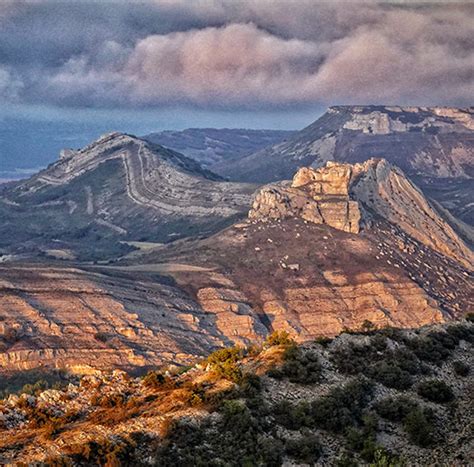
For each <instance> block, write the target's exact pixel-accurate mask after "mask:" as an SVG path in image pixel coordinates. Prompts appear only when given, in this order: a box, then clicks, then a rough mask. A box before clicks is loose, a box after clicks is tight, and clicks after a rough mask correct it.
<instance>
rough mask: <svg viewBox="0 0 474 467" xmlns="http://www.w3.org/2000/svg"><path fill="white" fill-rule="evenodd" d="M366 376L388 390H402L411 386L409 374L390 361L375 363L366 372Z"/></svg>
mask: <svg viewBox="0 0 474 467" xmlns="http://www.w3.org/2000/svg"><path fill="white" fill-rule="evenodd" d="M367 375H368V376H370V377H372V378H374V379H375V380H376V381H378V382H379V383H381V384H383V385H384V386H387V387H389V388H394V389H401V390H403V389H408V388H410V387H411V386H412V385H413V381H412V378H411V376H410V373H408V372H407V371H405V370H402V369H401V368H400V367H399V366H398V365H397V364H396V363H395V362H391V361H388V362H387V361H381V362H377V363H376V364H375V365H374V366H373V367H371V368H370V369H369V370H368V371H367Z"/></svg>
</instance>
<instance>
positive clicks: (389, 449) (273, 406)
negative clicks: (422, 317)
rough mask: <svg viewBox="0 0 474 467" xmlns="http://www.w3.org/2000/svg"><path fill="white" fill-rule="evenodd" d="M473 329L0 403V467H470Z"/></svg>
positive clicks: (369, 334)
mask: <svg viewBox="0 0 474 467" xmlns="http://www.w3.org/2000/svg"><path fill="white" fill-rule="evenodd" d="M472 321H474V320H473V317H472V316H468V317H467V319H466V320H463V321H460V322H456V323H451V324H449V325H437V326H431V327H425V328H421V329H418V330H398V329H393V328H386V329H383V330H378V331H375V330H373V329H372V328H371V324H370V323H366V325H365V329H364V330H363V331H362V332H357V333H351V332H346V333H343V334H341V335H340V336H338V337H336V338H334V339H327V338H324V339H319V340H317V341H313V342H308V343H305V344H304V345H299V346H298V345H296V344H295V343H294V341H293V340H292V339H291V337H290V336H289V335H288V334H287V333H285V332H280V333H274V334H272V335H270V336H269V337H268V338H267V340H266V342H265V344H264V345H263V346H259V347H257V346H254V347H249V348H246V349H243V348H238V347H234V348H224V349H221V350H218V351H216V352H214V353H213V354H211V355H210V356H209V357H208V358H207V359H206V360H204V361H201V362H199V363H197V364H195V365H194V366H192V367H181V368H177V367H176V368H172V367H171V368H167V369H165V368H163V369H156V370H152V371H150V372H148V373H147V374H146V375H145V376H143V377H140V378H138V377H131V376H129V375H127V374H126V373H123V372H121V371H114V372H112V373H101V372H97V373H96V374H91V375H87V376H84V377H82V378H81V379H80V380H79V381H74V380H71V382H69V384H68V385H67V386H66V385H65V384H63V385H62V386H61V385H59V386H57V387H56V389H47V390H44V389H41V387H43V388H44V385H45V383H37V384H36V385H29V386H27V387H26V388H25V389H24V392H23V394H21V395H18V394H14V395H10V396H8V397H7V398H5V399H3V400H2V401H1V402H0V462H2V463H30V464H31V463H42V464H44V465H108V466H112V465H158V466H168V465H180V466H188V465H189V466H191V465H202V466H204V465H206V466H208V465H215V466H224V465H225V466H233V465H235V466H237V465H239V466H241V465H249V466H250V465H265V466H267V465H269V466H273V465H274V466H278V465H314V464H317V465H338V466H352V465H359V464H370V465H374V466H398V465H431V464H435V463H436V464H437V465H469V464H472V462H473V460H474V459H473V458H472V433H470V432H469V424H470V423H471V420H472V416H473V406H472V384H473V379H472V364H473V353H472V345H473V342H474V324H473V323H472Z"/></svg>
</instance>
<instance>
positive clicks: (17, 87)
mask: <svg viewBox="0 0 474 467" xmlns="http://www.w3.org/2000/svg"><path fill="white" fill-rule="evenodd" d="M473 64H474V3H473V2H471V1H469V2H462V3H460V2H454V1H449V0H445V1H436V2H427V1H421V2H416V3H415V2H413V1H395V2H386V1H375V0H372V1H370V0H369V1H365V2H360V1H337V0H333V1H325V2H323V1H317V0H196V1H193V0H161V1H160V0H155V1H151V0H150V1H147V2H135V1H125V0H124V1H119V0H116V1H104V0H102V1H88V2H86V1H73V0H70V1H62V2H61V1H57V0H55V1H51V0H32V1H22V0H15V1H11V2H10V1H8V0H2V1H1V2H0V178H2V173H3V177H6V176H7V175H6V173H7V172H9V173H10V175H9V176H12V175H11V173H12V171H15V170H20V171H25V170H28V169H29V170H33V169H35V168H36V167H37V166H41V165H44V164H45V163H47V162H51V161H52V160H54V159H55V158H56V157H57V151H58V150H59V148H60V147H62V146H63V145H64V143H67V142H68V141H69V143H70V145H71V146H73V147H77V146H80V145H83V144H85V143H87V142H88V140H90V139H92V138H95V137H96V136H98V135H99V134H101V133H103V132H105V131H111V130H120V131H127V132H130V133H135V134H145V133H147V132H150V131H157V130H160V129H180V128H187V127H238V128H242V127H247V128H279V129H282V128H288V129H298V128H302V127H303V126H305V125H306V124H309V123H311V122H312V121H313V120H315V119H316V118H317V117H318V116H319V115H320V114H321V113H322V112H323V111H324V109H325V108H326V107H327V106H330V105H335V104H408V105H452V106H468V105H472V96H474V65H473ZM19 135H24V136H25V137H24V138H23V140H24V141H23V142H22V141H15V139H17V138H18V136H19ZM66 145H67V144H66ZM74 145H76V146H74ZM23 173H24V172H23Z"/></svg>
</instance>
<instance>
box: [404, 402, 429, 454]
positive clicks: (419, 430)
mask: <svg viewBox="0 0 474 467" xmlns="http://www.w3.org/2000/svg"><path fill="white" fill-rule="evenodd" d="M403 427H404V429H405V431H406V432H407V434H408V437H409V439H410V441H411V442H412V443H414V444H417V445H418V446H421V447H427V446H430V445H431V444H433V442H434V441H435V438H434V432H435V428H434V424H433V414H432V413H431V412H430V411H428V410H426V409H425V410H422V409H420V408H417V409H415V410H412V411H411V412H409V413H408V414H407V416H406V417H405V419H404V420H403Z"/></svg>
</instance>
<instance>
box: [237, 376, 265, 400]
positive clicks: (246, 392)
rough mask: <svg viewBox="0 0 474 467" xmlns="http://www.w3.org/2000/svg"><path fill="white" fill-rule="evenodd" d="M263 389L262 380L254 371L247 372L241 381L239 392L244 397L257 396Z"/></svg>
mask: <svg viewBox="0 0 474 467" xmlns="http://www.w3.org/2000/svg"><path fill="white" fill-rule="evenodd" d="M261 391H262V380H261V379H260V377H259V376H257V375H256V374H254V373H245V374H244V375H243V376H242V380H241V382H240V388H239V392H240V394H241V395H242V396H244V397H256V396H258V395H259V394H260V392H261Z"/></svg>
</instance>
